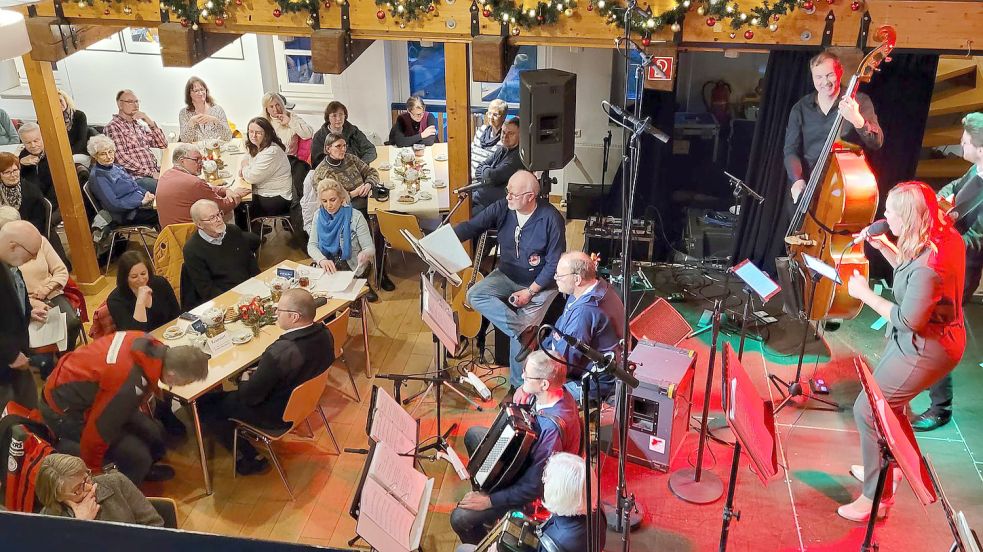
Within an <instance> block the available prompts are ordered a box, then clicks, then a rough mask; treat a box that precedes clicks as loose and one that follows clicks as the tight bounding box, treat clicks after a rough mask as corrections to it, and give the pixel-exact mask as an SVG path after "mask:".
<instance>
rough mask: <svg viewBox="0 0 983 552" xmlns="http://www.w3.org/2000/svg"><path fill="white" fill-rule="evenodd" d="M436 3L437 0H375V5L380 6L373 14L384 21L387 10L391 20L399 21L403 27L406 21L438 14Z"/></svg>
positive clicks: (423, 18)
mask: <svg viewBox="0 0 983 552" xmlns="http://www.w3.org/2000/svg"><path fill="white" fill-rule="evenodd" d="M438 3H439V0H375V5H376V6H379V7H380V8H382V9H380V10H379V11H377V12H375V16H376V17H378V18H379V20H380V21H385V19H386V12H387V11H388V12H389V15H390V16H391V17H392V18H393V20H394V21H397V22H399V26H400V28H405V27H406V23H407V22H410V21H423V20H426V19H427V18H428V17H437V16H438V15H440V12H439V11H438V10H437V4H438ZM383 10H385V11H383Z"/></svg>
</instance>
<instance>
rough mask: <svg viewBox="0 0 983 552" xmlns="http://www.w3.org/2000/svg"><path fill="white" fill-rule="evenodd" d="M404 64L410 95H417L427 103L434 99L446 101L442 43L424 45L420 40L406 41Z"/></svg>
mask: <svg viewBox="0 0 983 552" xmlns="http://www.w3.org/2000/svg"><path fill="white" fill-rule="evenodd" d="M406 66H407V72H408V73H409V79H410V93H409V95H410V96H419V97H421V98H423V99H424V100H426V101H427V102H428V103H429V102H431V101H434V100H436V101H438V102H446V101H447V87H446V85H445V83H444V44H443V43H441V42H437V43H431V45H430V46H424V45H423V44H422V43H420V42H412V41H411V42H407V43H406Z"/></svg>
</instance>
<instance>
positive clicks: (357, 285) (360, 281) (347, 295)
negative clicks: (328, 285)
mask: <svg viewBox="0 0 983 552" xmlns="http://www.w3.org/2000/svg"><path fill="white" fill-rule="evenodd" d="M349 274H352V273H349ZM365 282H366V279H365V278H356V279H354V280H352V281H351V283H349V284H348V287H346V288H345V289H344V290H342V291H332V292H329V293H328V295H329V296H330V297H331V298H332V299H340V300H342V301H354V300H356V299H358V292H360V291H362V287H363V286H364V285H365Z"/></svg>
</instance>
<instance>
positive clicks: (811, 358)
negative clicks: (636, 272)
mask: <svg viewBox="0 0 983 552" xmlns="http://www.w3.org/2000/svg"><path fill="white" fill-rule="evenodd" d="M393 261H394V262H393V263H392V266H393V267H394V272H395V274H394V275H393V276H394V280H395V281H396V283H397V289H396V291H394V292H380V295H381V296H382V301H381V302H379V303H377V304H375V305H373V306H372V318H371V321H372V325H371V328H372V335H371V339H370V348H371V353H372V362H373V367H374V369H375V371H376V372H379V373H407V374H408V373H419V372H424V371H426V370H427V368H428V367H429V365H430V364H431V361H432V351H433V348H432V344H431V340H430V334H429V332H427V331H425V330H426V328H425V326H424V325H423V323H422V322H421V321H420V317H419V296H418V291H417V290H418V289H419V288H418V285H417V282H416V280H415V279H414V278H418V277H419V270H421V269H422V265H421V264H419V263H418V262H417V261H414V260H411V259H409V258H407V262H405V263H404V262H399V261H400V259H399V256H398V255H396V256H394V258H393ZM654 280H655V282H654V283H655V284H656V287H657V290H656V293H658V294H660V295H663V294H668V293H672V292H674V291H680V290H682V291H686V292H688V294H687V299H686V301H685V302H683V303H679V304H677V307H678V309H679V310H680V312H681V313H682V314H683V315H684V316H685V317H686V318H687V319H688V320H689V321H690V322H691V323H695V322H696V321H697V320H698V319H699V317H700V314H701V313H702V311H703V309H705V308H709V307H710V302H709V301H708V299H712V298H713V297H714V296H719V295H721V294H722V292H723V288H722V287H721V286H720V285H719V284H714V283H712V282H710V284H709V285H706V281H705V280H704V279H703V277H702V276H701V275H700V274H699V272H698V271H695V270H692V269H675V270H662V271H660V272H659V274H658V275H656V276H655V277H654ZM648 295H649V297H651V296H653V295H654V293H653V292H649V294H648ZM97 304H98V303H97ZM726 306H727V308H728V309H731V310H733V311H736V312H740V308H741V304H740V298H739V295H733V296H731V297H730V298H729V299H728V300H727V303H726ZM769 310H772V311H775V310H780V308H779V307H777V306H776V305H771V304H769ZM967 318H968V321H969V324H968V325H969V327H970V332H969V333H970V338H969V346H968V348H967V351H966V354H965V356H964V360H963V362H962V363H961V364H960V366H959V368H958V369H957V370H956V373H955V378H956V379H955V382H956V385H955V390H956V396H955V405H956V406H955V416H954V420H953V422H952V423H950V424H949V425H947V426H945V427H944V428H941V429H939V430H936V431H934V432H931V433H928V434H919V436H918V438H919V444H920V446H921V447H922V451H923V452H924V453H926V454H927V455H928V456H930V457H931V458H932V460H933V461H934V463H935V465H936V467H937V469H938V471H939V474H940V477H941V480H942V484H943V485H944V486H945V489H946V491H947V493H948V495H949V498H950V500H951V501H952V503H953V506H954V508H955V509H957V510H963V511H965V512H966V515H967V516H968V518H969V520H970V523H971V524H976V525H980V523H981V521H983V476H981V471H980V468H981V463H980V462H981V461H983V415H981V414H983V412H981V411H983V397H981V395H980V394H979V393H978V392H977V390H978V389H980V388H983V376H981V371H980V366H979V364H978V363H979V361H980V356H981V355H980V353H981V343H980V341H979V340H978V339H977V338H976V336H975V335H974V334H973V329H974V328H983V325H981V324H980V322H981V319H983V308H981V307H980V306H979V305H974V306H972V307H970V309H969V311H968V313H967ZM875 319H876V315H875V314H874V313H873V312H872V311H871V310H869V309H865V310H864V311H863V312H862V313H861V315H860V316H859V317H858V318H857V319H855V320H851V321H847V322H846V323H844V324H843V327H842V328H840V329H839V330H838V331H836V332H828V333H826V334H825V336H824V338H823V340H822V341H818V342H813V343H812V344H810V347H809V353H808V354H807V357H806V364H805V368H804V371H803V375H804V378H805V379H807V378H809V377H811V376H812V375H813V373H817V374H820V375H821V376H822V377H824V378H825V379H826V380H827V381H828V382H829V383H830V385H831V386H832V394H831V395H830V396H829V398H831V399H832V400H834V401H837V402H838V403H840V404H841V405H843V406H844V408H842V409H841V411H839V412H821V411H815V410H806V409H803V408H801V407H799V406H797V405H796V406H792V407H790V408H787V409H785V410H784V411H782V412H781V413H780V414H779V416H778V418H777V423H778V428H777V429H778V439H779V444H780V457H779V463H780V464H781V465H782V466H783V467H784V469H783V470H782V473H781V474H780V476H779V477H778V478H776V479H775V480H773V481H772V482H771V483H770V484H769V485H768V486H762V485H761V483H760V482H759V481H758V479H757V477H756V476H755V475H754V474H753V473H751V472H750V470H749V469H748V467H747V463H746V462H742V466H741V470H740V473H739V481H738V486H737V494H736V508H737V509H738V510H740V512H741V519H740V521H735V522H734V523H733V524H732V526H731V532H730V541H729V544H730V546H729V549H730V550H753V551H762V550H780V551H785V550H857V549H859V544H860V542H861V540H862V538H863V526H862V525H861V524H856V523H852V522H849V521H846V520H844V519H841V518H839V517H837V515H836V512H835V511H836V508H837V507H838V506H839V505H841V504H845V503H847V502H850V501H851V500H853V498H855V497H856V495H857V494H858V493H859V492H860V483H859V482H857V481H855V480H854V479H853V478H852V477H851V476H850V474H849V473H848V470H849V466H850V464H854V463H859V462H860V452H859V444H858V435H857V432H856V429H855V425H854V422H853V416H852V413H851V410H850V407H851V406H852V403H853V401H854V399H855V398H856V396H857V394H858V392H859V390H860V388H859V383H858V381H857V378H856V375H855V373H854V369H853V357H854V356H856V355H857V354H862V355H865V356H866V357H867V359H868V360H869V362H870V363H871V365H873V364H874V363H876V360H877V357H878V355H879V353H880V349H881V346H882V342H883V341H882V340H883V331H875V330H872V329H870V325H871V323H872V322H874V320H875ZM357 324H358V321H357V320H353V321H352V325H351V327H350V332H351V334H352V335H355V336H356V338H354V339H352V340H351V342H350V344H349V347H348V350H347V354H346V356H347V358H348V362H349V365H350V366H351V368H352V370H353V371H354V372H355V374H356V381H357V383H358V386H359V391H360V393H361V395H362V401H361V403H356V402H355V401H354V399H353V398H351V397H350V394H351V387H350V385H349V383H348V381H347V377H346V376H345V375H344V374H343V373H340V371H339V367H335V368H333V369H332V370H333V371H334V373H333V374H332V375H331V379H330V382H329V390H328V392H327V393H326V394H325V396H324V397H323V398H322V404H323V405H324V408H325V411H326V412H327V415H328V419H329V420H330V422H331V425H332V427H333V429H334V433H335V435H336V436H337V437H338V440H339V441H340V442H341V444H342V447H365V446H366V443H367V442H366V436H365V419H366V411H367V408H368V400H367V397H368V395H369V392H370V389H371V386H372V383H373V382H371V381H369V380H368V379H367V378H366V376H365V370H364V366H363V360H362V344H361V343H362V340H361V339H360V338H357V332H358V331H359V329H358V326H357ZM799 328H800V327H799V326H797V325H796V324H795V323H794V322H793V321H790V320H789V319H788V318H787V317H783V318H780V319H779V321H778V322H777V323H775V324H772V325H770V326H769V327H768V331H769V332H770V335H769V336H768V340H767V341H766V342H764V343H763V342H761V341H756V340H748V342H747V350H746V353H745V357H744V358H745V359H744V364H745V367H746V368H747V371H748V372H749V374H750V375H751V376H752V378H753V379H754V380H755V383H756V384H757V386H758V390H759V392H760V394H761V395H762V397H765V398H768V399H771V400H775V401H776V402H777V400H779V399H780V397H779V396H778V394H777V393H776V391H775V389H774V388H773V387H772V386H770V385H768V384H767V376H768V374H778V375H780V376H781V377H783V378H790V377H791V376H792V375H793V374H794V371H795V361H796V358H797V352H798V349H797V345H798V342H799V341H798V338H799V337H800V336H801V333H800V331H801V330H800V329H799ZM721 339H725V340H728V341H731V342H732V343H734V344H735V346H736V341H737V334H736V332H734V331H733V329H732V328H731V329H728V328H725V331H724V332H723V333H722V334H721ZM492 341H493V340H492V339H489V343H491V342H492ZM708 341H709V332H707V333H704V334H703V335H701V336H699V337H697V338H694V339H691V340H688V341H686V342H683V343H682V344H681V346H683V347H686V348H691V349H693V350H696V351H697V353H698V355H699V361H698V364H697V378H696V382H695V386H694V388H695V390H696V391H695V393H694V405H693V406H694V408H693V413H694V415H698V414H699V412H700V410H701V408H702V403H703V397H702V395H703V387H704V381H705V380H704V376H703V375H704V373H705V370H706V363H707V355H708V350H709V343H708ZM717 367H718V369H719V363H718V364H717ZM502 372H503V370H502V369H499V371H498V373H499V374H501V373H502ZM503 381H504V380H503ZM376 383H378V384H380V385H383V386H384V387H386V388H387V389H388V390H390V391H391V390H392V386H391V382H388V381H385V380H376ZM415 388H416V387H415V386H411V389H410V392H412V391H414V390H415ZM503 392H504V387H499V388H497V389H496V390H495V400H494V401H491V402H489V403H486V406H487V408H485V410H484V412H476V411H474V410H472V409H468V408H467V404H466V403H465V402H464V401H462V400H461V399H460V398H458V397H456V396H454V395H452V394H450V393H445V394H444V401H443V407H444V409H443V411H442V412H443V422H444V429H446V428H447V427H449V424H450V423H458V424H459V426H458V427H457V430H456V431H455V433H454V434H453V436H452V438H451V442H452V444H454V446H455V447H456V448H457V450H458V451H459V452H461V453H462V454H463V450H464V447H463V434H464V431H465V430H466V429H467V428H468V427H470V426H471V425H474V424H488V423H490V421H491V419H492V418H493V417H494V416H495V414H496V412H497V409H496V408H495V404H496V403H497V399H498V398H500V397H501V395H502V393H503ZM711 401H712V402H711V404H712V405H715V406H716V408H718V409H719V384H716V383H715V385H714V393H713V394H712V396H711ZM926 404H927V396H925V395H923V396H920V397H919V398H918V400H917V401H916V402H915V410H921V409H922V408H923V407H924V406H925V405H926ZM434 406H435V405H434V403H433V400H432V396H431V398H430V399H428V400H426V401H424V402H423V404H422V406H420V408H419V410H418V411H417V414H418V415H419V416H421V417H422V427H421V435H423V436H432V435H434V433H435V430H436V427H435V426H436V419H435V417H434V414H435V408H434ZM411 408H412V405H411ZM179 416H181V417H182V418H183V419H187V413H186V412H183V411H182V412H179ZM311 421H312V424H313V425H314V430H315V434H316V440H315V441H314V442H313V443H312V442H310V441H305V440H303V439H301V438H296V439H293V438H291V439H288V440H287V441H286V442H283V443H278V444H275V445H274V447H275V448H276V450H277V451H278V454H279V455H280V458H281V460H282V462H283V464H284V466H285V470H286V472H287V476H288V478H289V479H290V483H291V485H292V487H293V489H294V493H295V494H296V496H297V499H296V501H290V500H289V498H288V497H287V494H286V492H285V491H284V489H283V487H282V484H281V482H280V479H279V477H278V476H277V474H276V472H275V470H272V471H270V472H268V473H265V474H262V475H258V476H251V477H239V478H233V477H232V462H231V458H230V454H229V453H228V452H227V451H225V450H224V449H222V448H221V447H220V446H214V447H212V450H211V452H210V466H211V468H212V474H213V478H214V486H215V493H214V494H213V495H211V496H204V495H203V485H202V481H201V472H200V469H199V467H198V460H197V450H196V447H195V445H194V440H193V438H188V439H187V440H185V441H183V442H179V443H177V444H176V447H175V449H174V450H172V451H171V452H170V453H169V456H168V462H170V463H172V464H173V465H174V466H175V468H176V470H177V474H178V476H177V478H176V479H175V480H173V481H170V482H167V483H164V484H148V485H146V486H145V488H144V490H145V491H146V493H147V494H148V495H162V496H170V497H173V498H175V499H176V500H177V501H178V505H179V521H180V524H181V528H182V529H187V530H194V531H203V532H210V533H218V534H225V535H238V536H243V537H251V538H260V539H273V540H280V541H289V542H304V543H310V544H318V545H323V546H331V547H346V546H347V542H348V541H349V539H351V538H352V537H353V536H354V528H355V522H354V520H353V519H351V518H350V517H349V515H348V509H349V506H350V502H351V498H352V494H353V492H354V487H355V485H356V482H357V480H358V476H359V473H360V470H361V468H362V463H363V460H364V457H363V456H361V455H358V454H352V453H342V454H341V455H335V454H332V453H331V452H330V451H331V444H330V440H329V439H328V437H327V435H326V433H325V431H324V428H323V427H321V423H320V421H315V420H314V419H312V420H311ZM695 423H696V422H695V421H694V426H695ZM697 436H698V433H697V432H696V431H691V432H690V433H689V434H688V435H687V437H686V440H685V442H684V444H683V448H682V450H681V452H680V454H679V455H678V456H677V458H676V460H675V462H674V464H673V466H672V470H675V469H678V468H682V467H686V466H687V465H690V464H692V462H694V461H695V449H696V443H697ZM718 436H719V437H720V438H722V439H725V440H729V439H731V436H730V435H729V432H727V431H726V430H723V431H722V432H720V433H719V435H718ZM731 452H732V449H731V448H729V447H728V446H725V445H722V444H718V443H715V442H711V444H710V445H709V454H707V456H706V458H705V467H706V468H707V471H708V472H710V473H713V474H716V475H717V476H718V477H720V478H722V479H724V480H726V478H727V476H728V473H729V466H730V462H731ZM616 464H617V463H616V462H615V461H607V462H605V463H604V466H603V470H602V472H603V473H602V485H603V488H602V494H603V495H604V496H606V497H611V496H613V495H614V488H615V482H616V474H615V468H616ZM424 469H425V470H426V471H427V473H428V474H429V475H430V476H432V477H435V478H436V485H435V490H434V495H433V496H434V499H433V501H432V505H431V512H430V515H429V520H428V522H427V527H426V530H425V533H424V540H423V549H424V550H427V551H435V550H436V551H441V552H443V551H453V550H454V547H455V545H456V544H457V539H456V537H455V535H454V533H453V531H452V530H451V529H450V524H449V514H450V511H451V509H452V508H453V507H454V505H455V504H456V501H457V500H458V499H460V498H461V496H463V495H464V493H465V492H466V491H467V490H469V489H468V485H467V484H466V483H465V482H462V481H460V480H458V479H457V477H456V476H455V475H454V473H453V470H452V469H450V468H449V466H448V465H447V464H446V463H443V462H441V463H431V462H424ZM627 475H628V485H629V490H630V491H631V492H632V493H634V494H635V496H636V498H637V499H638V503H639V507H640V509H641V510H642V512H643V514H644V519H643V522H642V524H641V526H640V527H639V528H638V529H637V530H636V531H634V532H632V533H631V537H630V538H631V545H632V547H633V548H634V549H635V550H673V551H690V550H693V551H696V550H711V549H713V550H715V549H716V548H717V543H718V538H719V533H720V527H721V514H722V508H723V503H724V501H723V499H720V500H718V501H717V502H714V503H712V504H708V505H703V506H696V505H691V504H687V503H685V502H683V501H681V500H679V499H678V498H676V497H675V496H674V495H673V494H672V492H671V491H670V490H669V488H668V475H667V474H664V473H661V472H657V471H652V470H648V469H644V468H641V467H639V466H636V465H633V464H630V463H629V464H628V470H627ZM875 536H876V540H877V541H878V542H879V543H880V545H881V549H882V550H912V551H923V550H924V551H934V550H948V547H949V544H950V542H951V537H950V535H949V530H948V526H947V524H946V521H945V518H944V515H943V512H942V508H941V505H940V504H933V505H931V506H929V507H927V508H923V507H921V506H920V505H919V504H918V503H917V502H916V501H915V499H914V497H913V496H912V493H911V491H910V489H908V488H907V486H906V485H904V484H903V485H902V487H901V490H900V491H899V496H898V500H897V503H896V505H895V506H894V508H893V509H892V510H891V512H890V515H889V516H888V518H887V520H886V521H884V522H882V523H879V524H878V525H877V531H876V535H875ZM356 546H360V547H365V546H366V545H365V543H364V542H359V543H357V544H356ZM606 550H608V551H616V550H621V541H620V537H619V535H617V534H615V533H612V532H609V533H608V537H607V547H606Z"/></svg>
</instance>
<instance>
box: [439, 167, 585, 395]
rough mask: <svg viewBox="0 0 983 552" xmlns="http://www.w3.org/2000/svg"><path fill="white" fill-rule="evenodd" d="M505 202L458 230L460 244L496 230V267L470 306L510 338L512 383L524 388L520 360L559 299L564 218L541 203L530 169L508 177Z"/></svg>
mask: <svg viewBox="0 0 983 552" xmlns="http://www.w3.org/2000/svg"><path fill="white" fill-rule="evenodd" d="M505 189H506V194H505V199H500V200H498V201H496V202H495V203H492V204H491V205H489V206H488V207H487V208H485V209H484V210H483V211H481V213H479V214H478V215H477V216H475V217H474V218H472V219H471V220H469V221H467V222H463V223H461V224H458V225H456V226H454V232H455V233H456V234H457V236H458V237H459V238H460V239H461V240H470V239H474V238H477V237H478V236H479V235H480V234H481V233H482V232H486V231H488V230H498V252H499V258H500V260H499V263H498V268H496V269H495V270H493V271H492V272H491V274H489V275H488V276H486V277H485V278H484V279H483V280H482V281H480V282H478V283H477V284H475V285H474V286H473V287H472V288H471V289H470V290H468V295H467V299H468V303H470V304H471V306H472V307H474V309H475V310H477V311H478V312H480V313H481V315H482V316H484V317H485V318H487V319H488V320H489V321H490V322H491V323H492V324H494V325H495V327H496V328H498V329H499V330H501V331H502V332H504V333H505V334H506V335H508V336H509V337H510V338H511V341H510V343H509V359H510V360H509V384H510V386H511V389H510V390H509V394H511V392H512V391H515V389H516V388H518V387H519V386H520V385H522V361H523V360H525V357H526V355H528V354H529V350H530V349H531V347H533V346H534V345H535V344H534V343H533V342H534V341H535V338H536V330H537V327H538V326H539V324H540V322H542V321H543V317H545V316H546V310H547V309H548V308H549V306H550V303H552V301H553V298H554V297H556V294H557V290H556V285H555V282H554V281H553V276H554V275H555V274H556V265H557V263H559V262H560V255H562V254H563V251H564V250H566V229H565V228H564V222H563V215H561V214H560V212H559V211H557V210H556V207H553V206H552V205H550V202H549V200H546V199H539V198H538V196H539V192H540V187H539V180H537V179H536V177H535V176H534V175H533V174H532V173H531V172H529V171H518V172H516V173H515V174H513V175H512V177H511V178H509V183H508V185H507V186H506V188H505Z"/></svg>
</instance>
